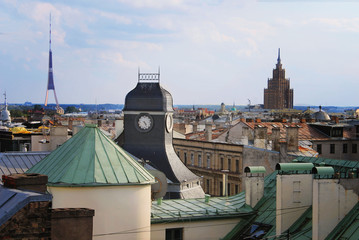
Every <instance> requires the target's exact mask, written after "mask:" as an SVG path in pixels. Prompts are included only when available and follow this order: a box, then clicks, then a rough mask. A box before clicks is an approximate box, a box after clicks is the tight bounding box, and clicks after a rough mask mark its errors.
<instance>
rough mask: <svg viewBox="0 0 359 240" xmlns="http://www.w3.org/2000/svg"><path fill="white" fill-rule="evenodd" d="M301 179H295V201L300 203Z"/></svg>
mask: <svg viewBox="0 0 359 240" xmlns="http://www.w3.org/2000/svg"><path fill="white" fill-rule="evenodd" d="M300 193H301V187H300V181H293V203H300Z"/></svg>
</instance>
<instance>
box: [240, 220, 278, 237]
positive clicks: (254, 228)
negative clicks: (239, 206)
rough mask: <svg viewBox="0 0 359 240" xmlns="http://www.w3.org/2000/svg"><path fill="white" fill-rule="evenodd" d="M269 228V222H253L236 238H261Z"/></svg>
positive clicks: (270, 226)
mask: <svg viewBox="0 0 359 240" xmlns="http://www.w3.org/2000/svg"><path fill="white" fill-rule="evenodd" d="M271 228H272V225H269V224H263V223H253V224H252V225H251V226H250V227H249V228H248V230H247V231H245V232H244V233H243V234H242V235H241V236H240V237H239V238H238V239H263V236H265V235H266V234H267V232H268V231H269V230H270V229H271Z"/></svg>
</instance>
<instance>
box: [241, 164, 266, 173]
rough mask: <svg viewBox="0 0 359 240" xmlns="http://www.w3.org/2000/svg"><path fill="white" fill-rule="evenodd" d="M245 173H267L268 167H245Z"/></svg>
mask: <svg viewBox="0 0 359 240" xmlns="http://www.w3.org/2000/svg"><path fill="white" fill-rule="evenodd" d="M244 172H245V173H265V172H266V168H265V167H263V166H248V167H245V168H244Z"/></svg>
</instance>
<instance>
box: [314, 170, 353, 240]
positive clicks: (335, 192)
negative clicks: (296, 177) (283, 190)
mask: <svg viewBox="0 0 359 240" xmlns="http://www.w3.org/2000/svg"><path fill="white" fill-rule="evenodd" d="M323 168H326V169H328V168H330V167H316V168H314V169H316V170H314V169H313V170H314V173H319V172H320V169H323ZM332 174H333V175H334V169H333V170H332ZM357 180H358V179H340V180H339V179H332V178H330V179H323V178H322V179H321V178H315V179H314V180H313V216H312V219H313V220H312V221H313V225H312V228H313V230H312V239H314V240H322V239H325V238H326V237H327V236H328V234H329V233H330V232H331V231H332V230H333V229H334V228H335V226H336V225H338V223H339V222H340V221H341V220H342V219H343V218H344V217H345V215H347V214H348V213H349V211H350V210H351V209H352V208H353V207H354V205H355V204H357V202H358V195H357V194H356V193H354V191H353V190H347V189H346V188H345V187H344V186H343V185H342V181H343V182H344V183H345V182H347V183H349V184H348V186H353V185H354V186H357V184H358V181H357ZM329 199H330V201H328V200H329Z"/></svg>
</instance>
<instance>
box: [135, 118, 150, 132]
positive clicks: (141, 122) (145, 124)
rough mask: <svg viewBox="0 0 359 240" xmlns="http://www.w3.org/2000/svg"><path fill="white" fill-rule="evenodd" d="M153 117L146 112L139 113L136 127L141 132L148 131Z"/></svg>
mask: <svg viewBox="0 0 359 240" xmlns="http://www.w3.org/2000/svg"><path fill="white" fill-rule="evenodd" d="M152 126H153V119H152V117H151V116H150V115H148V114H140V115H138V116H137V118H136V127H137V129H138V130H139V131H141V132H148V131H150V130H151V129H152Z"/></svg>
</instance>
